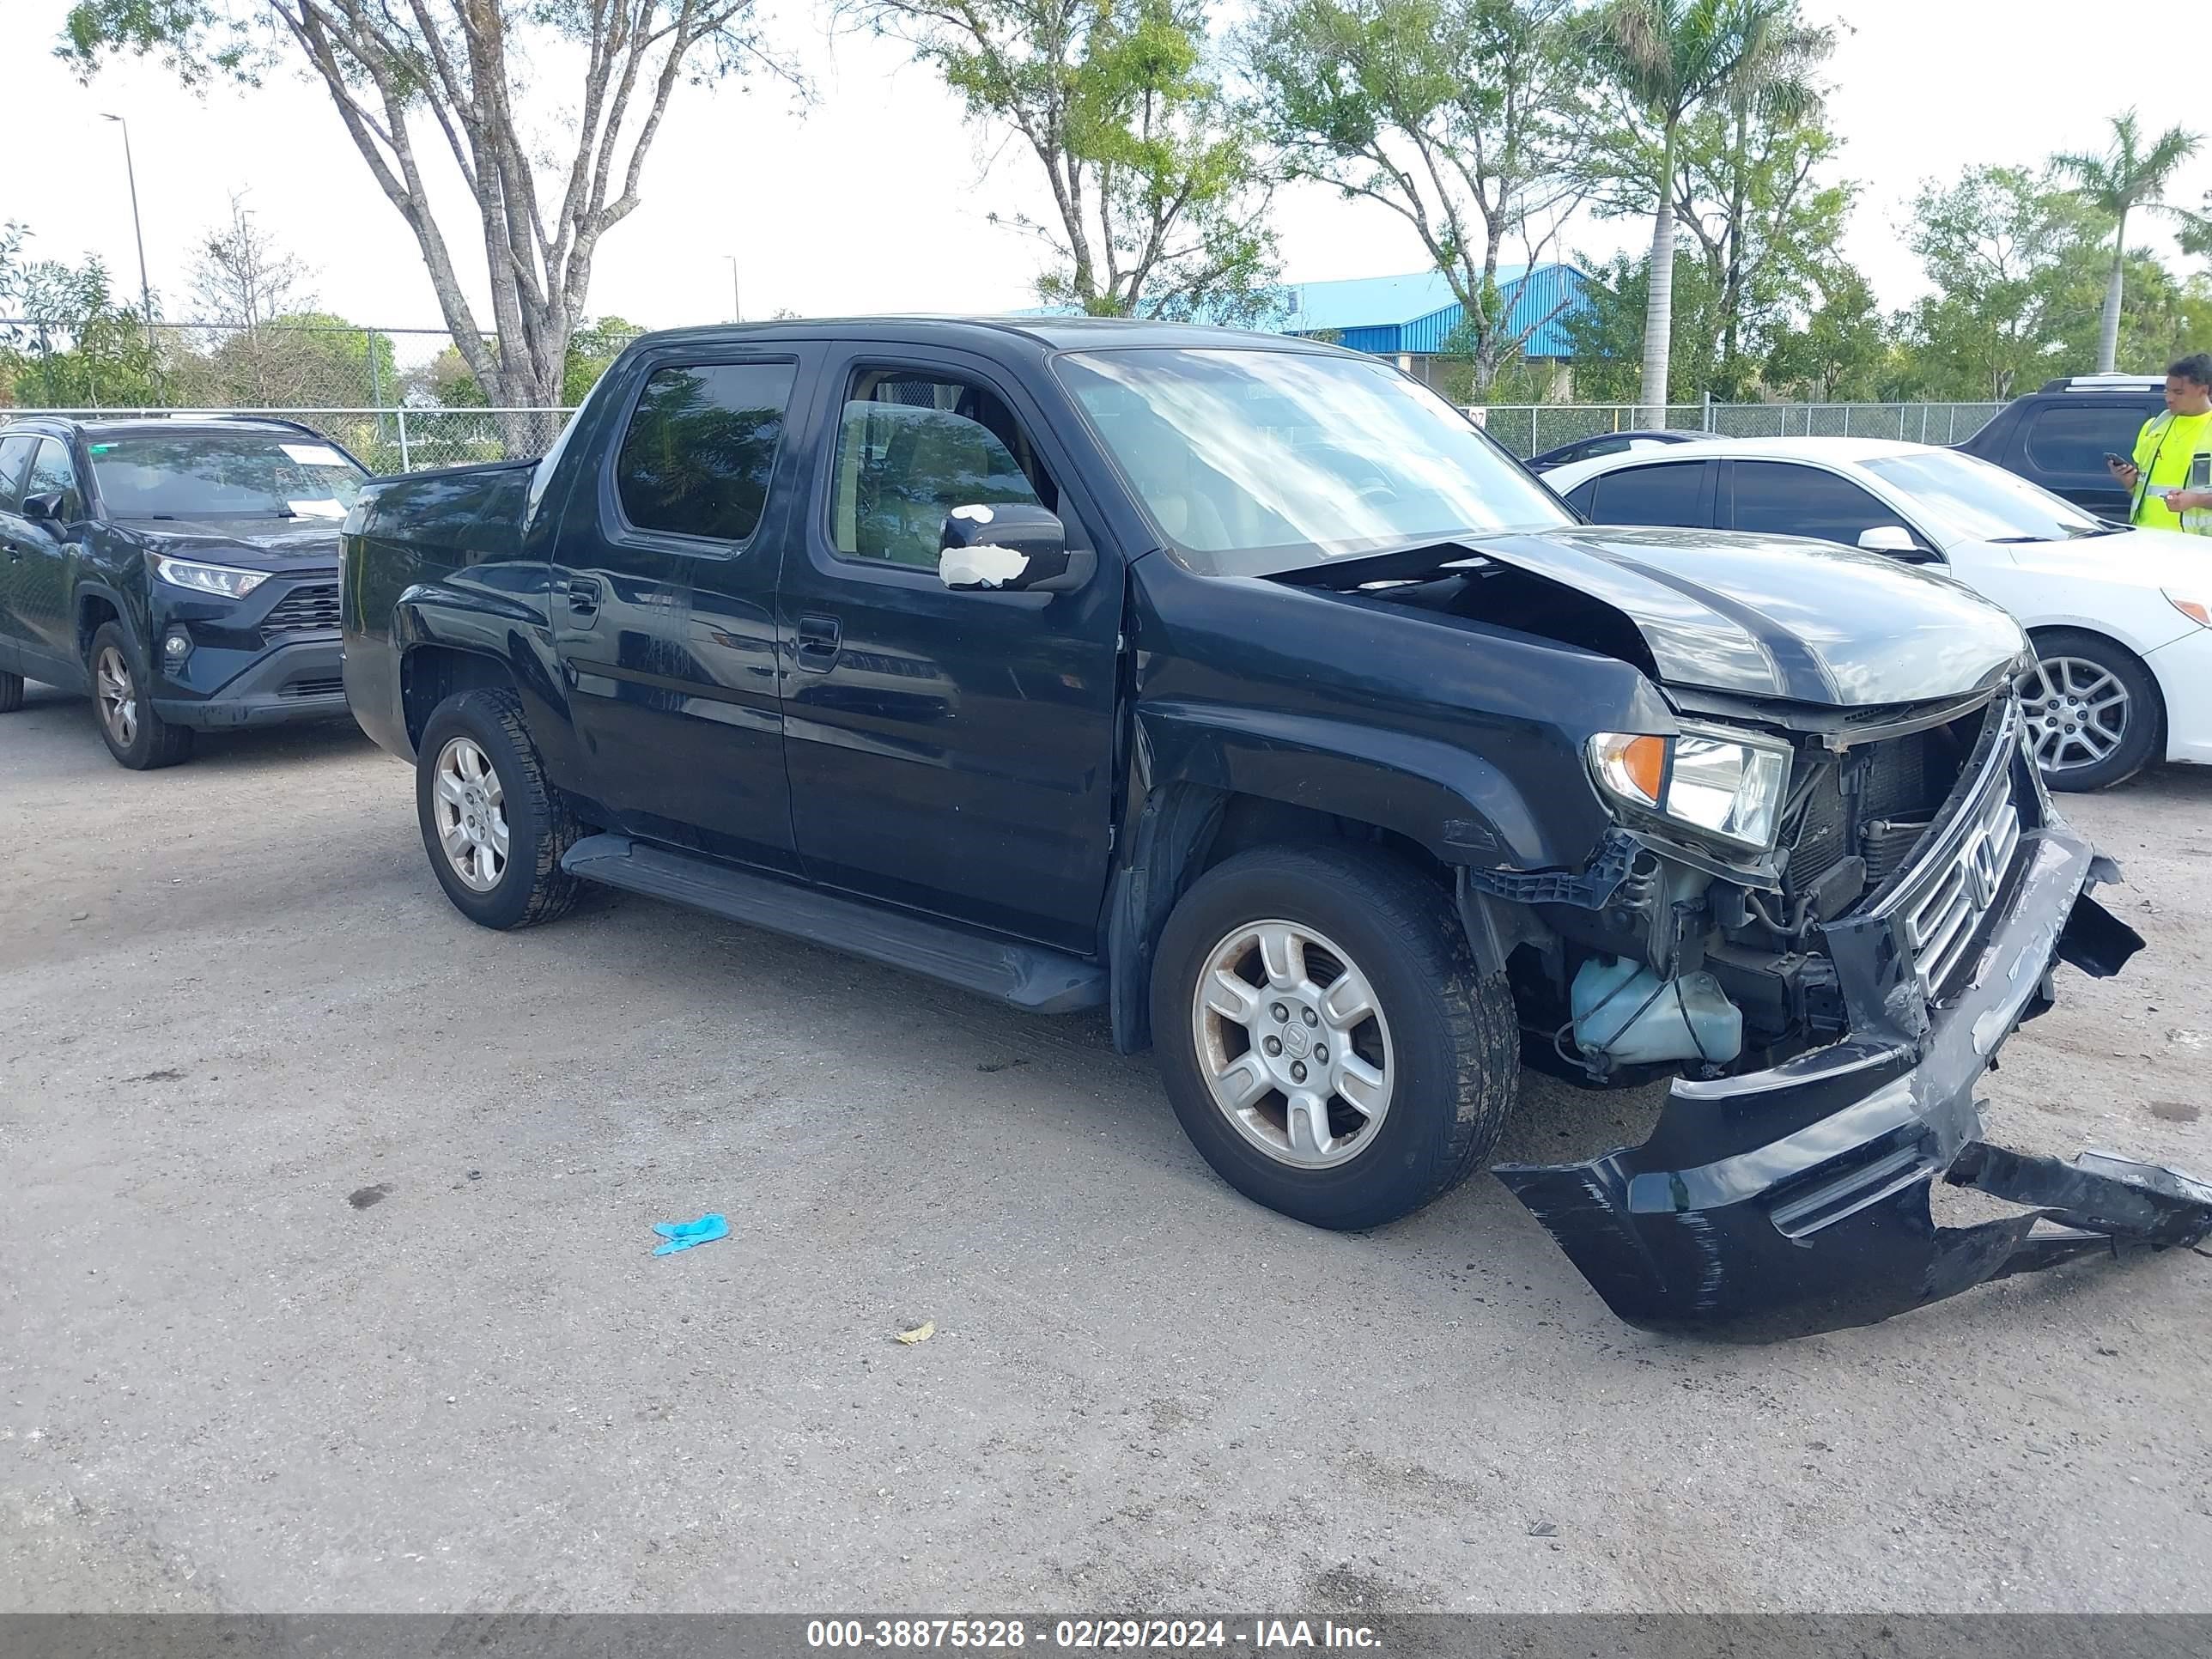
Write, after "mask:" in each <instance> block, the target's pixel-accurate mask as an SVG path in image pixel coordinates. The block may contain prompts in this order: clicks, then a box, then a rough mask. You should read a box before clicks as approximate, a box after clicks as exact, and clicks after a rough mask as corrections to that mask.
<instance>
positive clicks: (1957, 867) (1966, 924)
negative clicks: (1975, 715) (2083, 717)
mask: <svg viewBox="0 0 2212 1659" xmlns="http://www.w3.org/2000/svg"><path fill="white" fill-rule="evenodd" d="M1995 785H1996V787H1993V788H1990V789H1989V790H1987V792H1986V793H1984V795H1983V797H1982V798H1981V799H1979V800H1978V801H1977V802H1975V804H1974V805H1973V807H1972V809H1971V811H1972V820H1973V821H1972V824H1971V825H1970V827H1969V828H1968V829H1967V831H1966V837H1965V839H1964V840H1963V841H1962V842H1960V845H1959V850H1958V852H1957V853H1956V854H1954V855H1953V857H1952V858H1951V860H1950V861H1949V862H1948V864H1945V865H1943V866H1941V867H1940V868H1939V869H1938V870H1937V871H1936V872H1935V874H1934V878H1933V879H1932V881H1931V882H1930V883H1929V885H1928V887H1927V888H1926V890H1924V891H1923V892H1922V893H1920V894H1919V895H1917V896H1916V897H1914V898H1913V899H1911V901H1910V902H1909V903H1908V905H1907V908H1906V909H1905V915H1904V923H1905V944H1906V945H1907V946H1909V947H1910V948H1911V951H1912V963H1913V966H1914V968H1915V969H1917V971H1918V973H1919V975H1920V986H1921V988H1922V989H1923V991H1925V992H1926V993H1927V994H1929V996H1931V997H1933V996H1935V995H1936V994H1937V993H1938V992H1940V991H1941V990H1942V988H1943V987H1944V986H1945V985H1946V984H1948V982H1949V981H1950V978H1951V976H1952V975H1953V974H1954V973H1955V972H1956V971H1957V969H1958V967H1959V964H1960V961H1961V960H1962V959H1964V957H1965V956H1966V947H1967V946H1968V945H1971V944H1972V943H1973V938H1974V933H1975V932H1976V930H1977V929H1978V927H1980V926H1981V922H1982V918H1983V917H1984V916H1986V915H1988V914H1989V912H1990V906H1991V905H1993V904H1995V903H1996V897H1997V891H1998V890H1999V889H2000V888H2002V886H2003V885H2004V878H2005V873H2006V872H2007V871H2008V870H2009V869H2011V867H2012V859H2013V854H2015V853H2016V852H2018V851H2019V850H2020V808H2019V807H2018V805H2015V802H2014V800H2013V798H2012V769H2011V768H2010V767H2009V766H2004V767H2000V768H1998V769H1996V775H1995Z"/></svg>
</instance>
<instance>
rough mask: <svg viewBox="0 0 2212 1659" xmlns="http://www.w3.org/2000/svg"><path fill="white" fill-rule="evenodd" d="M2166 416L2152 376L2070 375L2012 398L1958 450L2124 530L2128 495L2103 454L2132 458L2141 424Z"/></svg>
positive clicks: (2162, 393)
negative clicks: (2016, 474)
mask: <svg viewBox="0 0 2212 1659" xmlns="http://www.w3.org/2000/svg"><path fill="white" fill-rule="evenodd" d="M2165 408H2166V382H2165V381H2164V380H2160V379H2159V378H2157V377H2155V376H2152V375H2145V374H2076V375H2074V376H2073V377H2071V378H2070V379H2067V380H2049V381H2046V382H2045V384H2044V385H2043V386H2042V387H2041V388H2040V389H2039V390H2037V391H2034V392H2029V393H2028V394H2027V396H2026V397H2022V398H2014V399H2013V400H2012V402H2010V403H2009V404H2006V405H2005V406H2004V407H2003V408H2002V409H2001V410H1998V411H1997V412H1996V416H1993V417H1992V418H1991V420H1990V423H1989V424H1988V425H1987V426H1985V427H1984V428H1982V429H1981V430H1980V431H1979V432H1977V433H1976V434H1974V435H1973V436H1972V437H1971V438H1969V439H1967V440H1966V441H1965V442H1964V443H1962V444H1959V445H1957V446H1956V447H1958V448H1960V449H1962V450H1964V451H1966V453H1967V454H1969V455H1978V456H1980V457H1981V458H1982V459H1984V460H1985V461H1994V462H1995V463H1996V465H1999V466H2001V467H2003V468H2004V469H2005V470H2006V471H2008V472H2017V473H2019V474H2020V476H2021V477H2023V478H2026V479H2027V480H2028V481H2029V482H2031V483H2039V484H2041V485H2042V486H2043V487H2044V488H2045V489H2048V490H2050V491H2051V493H2052V494H2053V495H2063V496H2064V497H2065V498H2066V499H2067V500H2068V501H2072V502H2073V503H2074V504H2075V506H2077V507H2087V508H2088V509H2089V511H2090V512H2092V513H2096V514H2098V515H2099V516H2100V517H2102V518H2106V519H2111V520H2114V521H2115V522H2116V523H2120V524H2124V523H2126V522H2127V518H2128V505H2129V501H2128V492H2127V490H2126V489H2125V488H2124V486H2123V485H2122V484H2121V483H2119V481H2118V479H2116V478H2114V477H2112V473H2111V472H2110V471H2107V470H2106V466H2105V456H2106V452H2107V451H2109V452H2111V453H2113V454H2115V455H2129V454H2132V453H2135V447H2136V434H2138V433H2140V432H2141V431H2142V423H2143V422H2145V421H2147V420H2148V419H2150V417H2151V416H2154V415H2156V414H2160V413H2161V412H2163V411H2164V410H2165Z"/></svg>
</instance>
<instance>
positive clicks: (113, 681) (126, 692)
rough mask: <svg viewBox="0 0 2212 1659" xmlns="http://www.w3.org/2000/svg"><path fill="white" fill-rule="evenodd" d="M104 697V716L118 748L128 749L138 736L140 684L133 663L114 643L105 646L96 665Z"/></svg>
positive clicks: (98, 686)
mask: <svg viewBox="0 0 2212 1659" xmlns="http://www.w3.org/2000/svg"><path fill="white" fill-rule="evenodd" d="M93 679H94V688H95V692H96V695H97V696H98V697H99V699H100V720H101V721H102V723H103V724H105V725H106V727H107V735H108V736H109V737H111V738H113V739H114V740H115V746H116V747H117V748H118V749H128V748H129V747H130V746H131V744H132V743H133V742H134V741H135V740H136V739H137V736H138V686H137V682H136V681H134V680H133V679H132V678H131V665H130V664H129V663H127V662H125V661H124V659H123V653H121V652H120V651H118V650H117V649H116V648H115V647H113V646H112V645H111V646H107V647H104V648H103V649H102V650H101V651H100V660H99V661H98V662H97V663H95V664H94V665H93Z"/></svg>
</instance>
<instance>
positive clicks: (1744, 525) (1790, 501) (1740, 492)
mask: <svg viewBox="0 0 2212 1659" xmlns="http://www.w3.org/2000/svg"><path fill="white" fill-rule="evenodd" d="M1732 471H1733V472H1734V474H1735V528H1736V529H1738V530H1742V531H1748V532H1752V533H1753V534H1755V535H1761V536H1811V537H1814V538H1816V539H1818V540H1820V541H1827V542H1841V543H1843V544H1844V546H1846V547H1856V546H1857V545H1858V539H1859V537H1860V536H1861V534H1863V532H1866V531H1869V530H1871V529H1873V528H1874V527H1875V526H1876V525H1893V524H1901V523H1903V520H1900V519H1899V517H1898V515H1897V513H1895V512H1893V510H1892V509H1890V508H1888V507H1884V506H1883V505H1882V504H1881V502H1880V501H1877V500H1875V498H1874V497H1873V496H1872V495H1869V494H1868V493H1867V492H1866V491H1865V490H1863V489H1860V488H1859V487H1858V486H1857V484H1855V483H1852V482H1851V481H1850V479H1848V478H1843V477H1838V476H1837V475H1836V474H1835V473H1832V472H1825V471H1821V470H1820V468H1819V467H1817V466H1800V465H1796V463H1794V462H1790V461H1738V462H1736V463H1735V466H1734V467H1733V469H1732Z"/></svg>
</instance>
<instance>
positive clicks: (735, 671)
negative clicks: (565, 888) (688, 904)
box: [549, 342, 815, 870]
mask: <svg viewBox="0 0 2212 1659" xmlns="http://www.w3.org/2000/svg"><path fill="white" fill-rule="evenodd" d="M814 350H815V348H812V347H794V346H793V345H791V344H789V343H784V342H778V343H775V345H774V346H773V347H767V346H763V347H761V348H758V349H743V348H726V349H723V348H718V349H712V350H694V351H690V352H685V351H683V350H680V349H675V348H671V349H668V350H666V351H664V352H661V353H658V354H656V355H654V356H652V357H650V358H648V359H647V360H646V361H645V362H644V363H643V364H641V365H640V366H639V367H638V368H636V369H635V370H634V371H633V377H634V378H633V380H632V383H631V384H630V385H629V386H627V387H625V388H624V389H623V392H622V393H620V394H619V397H620V400H621V401H620V406H619V407H618V408H617V410H615V411H614V414H613V416H612V418H611V422H610V424H609V426H608V428H606V431H607V436H606V439H605V443H604V444H603V446H602V453H601V454H600V455H599V457H598V458H596V460H595V463H594V465H592V470H591V471H588V472H586V474H585V475H584V476H583V477H580V478H579V479H578V481H577V483H576V486H575V489H574V493H573V494H572V495H570V497H569V499H568V503H567V506H566V510H565V512H564V513H563V514H562V521H561V526H560V531H559V536H558V540H557V542H556V545H555V548H554V554H553V569H552V573H551V576H552V581H551V592H550V596H549V600H550V609H551V611H552V616H553V626H554V637H555V641H556V648H557V649H558V651H559V653H560V657H561V664H562V673H563V675H564V677H565V678H566V679H567V681H568V689H569V707H570V709H571V711H572V715H573V718H574V722H575V728H576V735H577V740H578V745H579V748H580V751H581V761H582V765H583V769H584V773H585V776H586V788H587V790H588V793H591V794H592V796H593V797H594V798H595V799H598V800H599V801H600V802H601V803H602V804H603V805H605V806H606V807H607V808H608V809H609V811H611V813H612V814H613V815H614V817H616V818H617V821H618V822H619V823H620V824H621V825H622V827H623V828H624V829H628V830H629V831H630V832H632V833H633V834H637V835H641V836H649V837H651V838H652V839H654V840H657V841H662V842H668V843H670V844H671V845H675V846H679V847H684V848H691V849H695V850H697V851H701V852H705V853H709V854H714V855H716V856H718V857H723V858H728V859H733V860H740V861H743V862H744V863H748V864H753V865H758V866H765V867H768V868H770V869H779V870H790V869H792V868H793V853H792V840H791V797H790V791H789V788H788V787H787V783H786V781H785V777H784V766H783V715H782V708H781V696H780V695H779V691H778V688H777V684H776V641H775V580H776V569H777V566H778V564H779V562H781V559H782V557H783V555H784V547H785V541H786V538H787V536H788V534H789V533H790V525H791V522H792V501H791V497H792V495H793V488H792V484H791V477H792V475H793V470H794V467H795V465H796V463H795V461H794V460H793V457H792V455H791V453H790V448H791V447H790V446H789V445H787V444H786V443H785V442H784V441H783V440H784V434H785V431H786V429H787V427H788V426H789V424H790V422H791V420H792V416H793V408H792V404H793V398H794V397H795V396H798V395H800V393H801V390H802V389H803V388H805V387H806V386H808V385H810V384H811V376H810V375H809V374H808V373H807V369H806V364H807V362H808V359H809V357H810V356H811V354H812V353H813V352H814Z"/></svg>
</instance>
